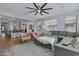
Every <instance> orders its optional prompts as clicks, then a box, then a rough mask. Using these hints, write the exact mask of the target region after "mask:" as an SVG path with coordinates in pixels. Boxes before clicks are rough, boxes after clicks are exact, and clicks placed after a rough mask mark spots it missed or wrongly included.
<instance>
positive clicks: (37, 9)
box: [25, 3, 53, 15]
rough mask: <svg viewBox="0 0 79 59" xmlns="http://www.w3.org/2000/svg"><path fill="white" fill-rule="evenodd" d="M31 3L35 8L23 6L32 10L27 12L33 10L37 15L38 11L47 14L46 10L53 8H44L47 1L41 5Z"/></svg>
mask: <svg viewBox="0 0 79 59" xmlns="http://www.w3.org/2000/svg"><path fill="white" fill-rule="evenodd" d="M33 5H34V6H35V8H31V7H25V8H27V9H31V10H32V11H29V12H28V13H33V12H35V15H37V14H38V13H40V14H41V15H43V13H46V14H49V12H47V11H46V10H51V9H53V8H44V7H45V6H46V5H47V3H44V4H43V5H42V6H41V7H40V6H37V5H36V4H35V3H33Z"/></svg>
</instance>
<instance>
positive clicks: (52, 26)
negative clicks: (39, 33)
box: [44, 19, 57, 31]
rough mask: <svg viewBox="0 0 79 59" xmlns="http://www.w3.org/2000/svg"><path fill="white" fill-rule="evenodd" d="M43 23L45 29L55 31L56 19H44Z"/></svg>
mask: <svg viewBox="0 0 79 59" xmlns="http://www.w3.org/2000/svg"><path fill="white" fill-rule="evenodd" d="M44 24H45V26H44V28H45V29H46V30H48V31H50V30H52V31H57V19H54V20H48V21H45V22H44Z"/></svg>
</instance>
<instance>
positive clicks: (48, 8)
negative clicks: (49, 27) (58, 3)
mask: <svg viewBox="0 0 79 59" xmlns="http://www.w3.org/2000/svg"><path fill="white" fill-rule="evenodd" d="M51 9H53V8H46V9H42V10H51Z"/></svg>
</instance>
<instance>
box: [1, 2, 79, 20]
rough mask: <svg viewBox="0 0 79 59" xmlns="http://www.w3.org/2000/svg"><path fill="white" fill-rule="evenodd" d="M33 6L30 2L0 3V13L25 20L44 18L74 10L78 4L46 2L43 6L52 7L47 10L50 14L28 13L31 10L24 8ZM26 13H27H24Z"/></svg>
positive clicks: (78, 6)
mask: <svg viewBox="0 0 79 59" xmlns="http://www.w3.org/2000/svg"><path fill="white" fill-rule="evenodd" d="M37 5H39V6H42V5H43V3H42V4H41V3H38V4H37ZM26 6H27V7H32V8H35V6H34V5H33V4H32V3H0V15H6V16H12V17H17V18H22V19H26V20H35V19H39V18H44V17H47V16H51V15H52V16H53V15H56V14H60V13H64V12H69V11H74V10H77V9H78V8H79V4H77V3H76V4H73V3H72V4H68V3H48V4H47V5H46V6H45V7H44V8H53V9H52V10H48V11H47V12H49V13H50V14H45V13H44V15H43V16H41V15H40V14H37V15H35V13H28V12H29V11H31V10H30V9H26V8H25V7H26ZM25 13H28V14H25Z"/></svg>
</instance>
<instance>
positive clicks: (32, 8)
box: [25, 7, 36, 10]
mask: <svg viewBox="0 0 79 59" xmlns="http://www.w3.org/2000/svg"><path fill="white" fill-rule="evenodd" d="M25 8H28V9H32V10H36V9H35V8H31V7H25Z"/></svg>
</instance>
